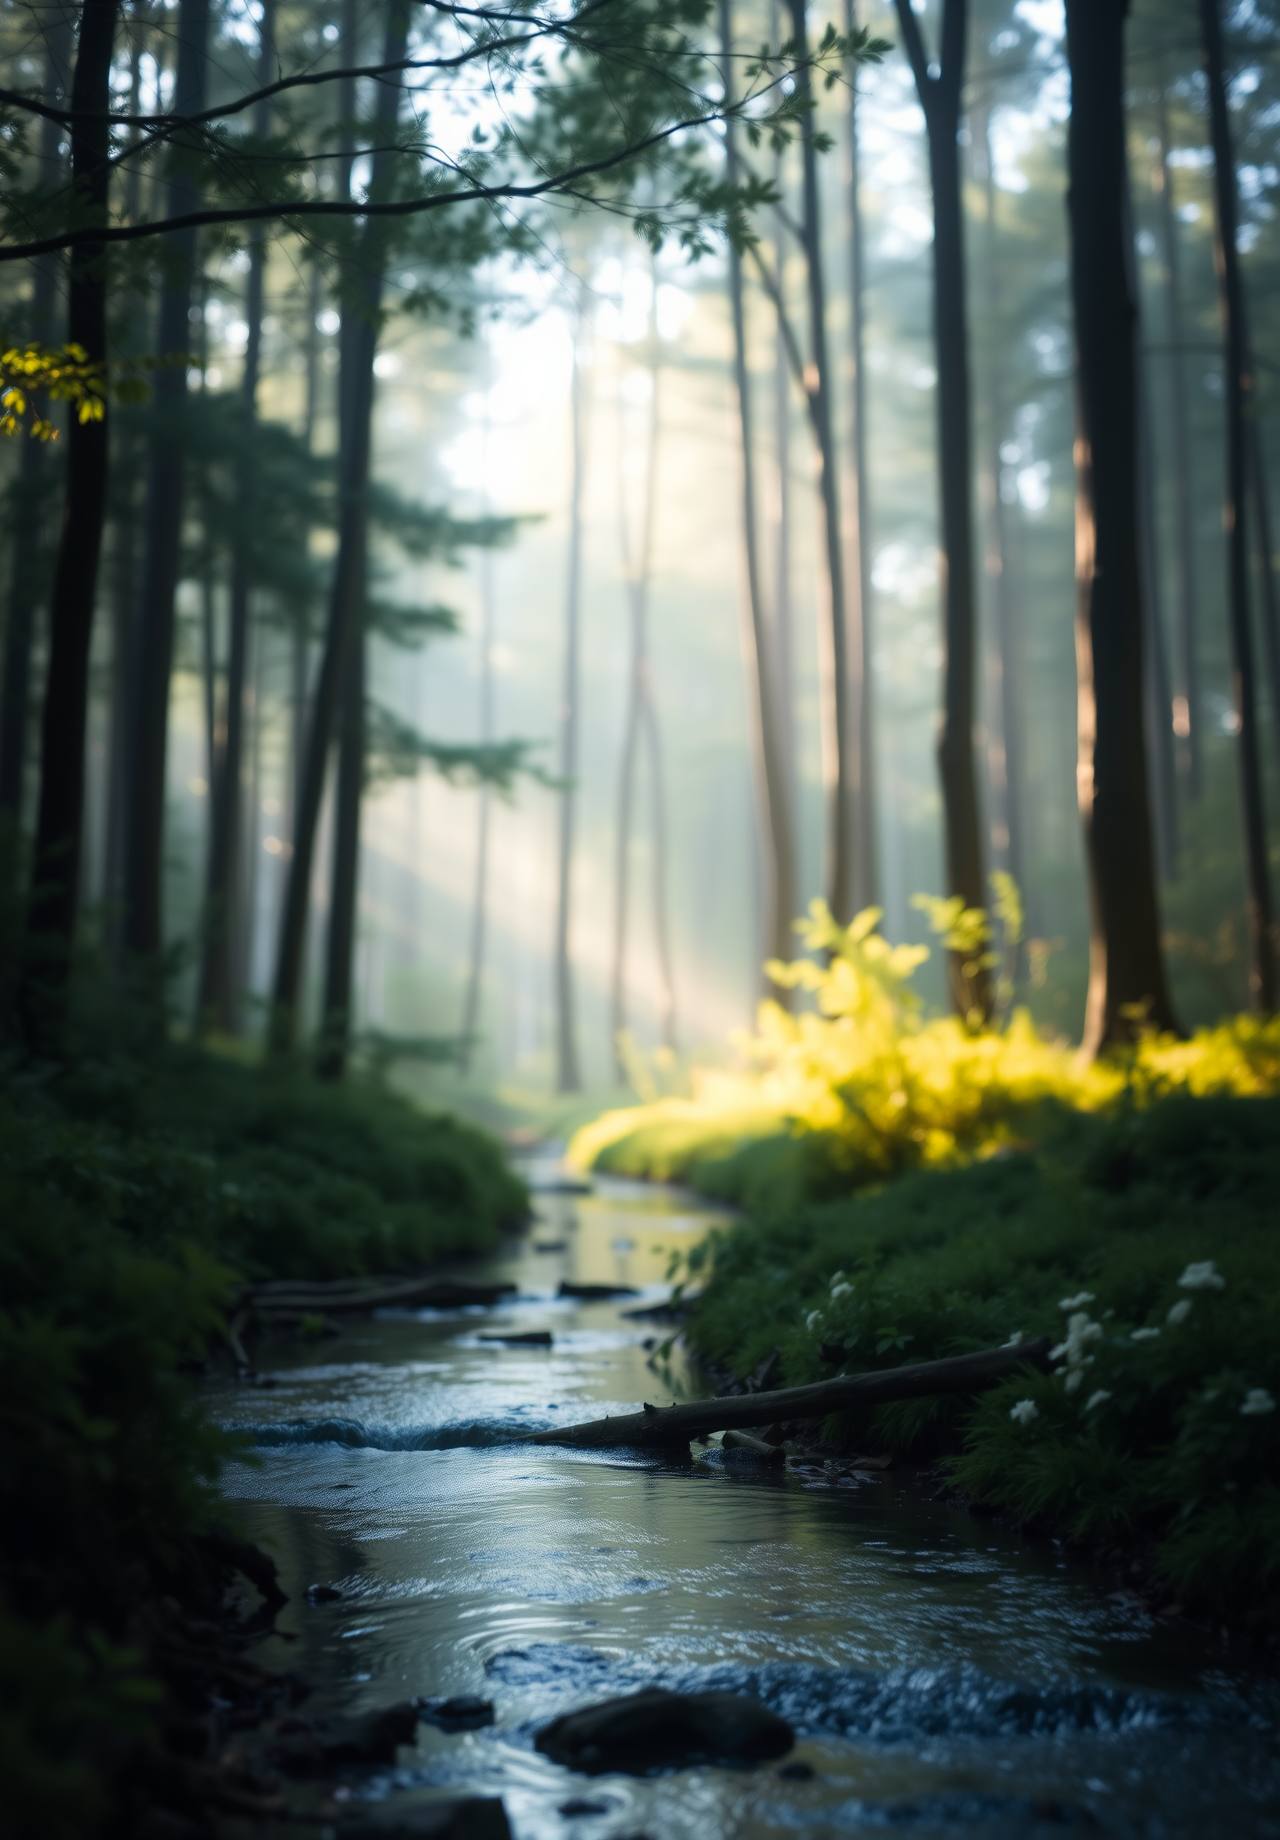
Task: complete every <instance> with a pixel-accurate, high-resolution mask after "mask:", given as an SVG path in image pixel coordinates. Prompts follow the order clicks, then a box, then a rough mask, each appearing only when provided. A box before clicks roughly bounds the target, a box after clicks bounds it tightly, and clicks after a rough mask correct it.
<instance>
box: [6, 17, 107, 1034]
mask: <svg viewBox="0 0 1280 1840" xmlns="http://www.w3.org/2000/svg"><path fill="white" fill-rule="evenodd" d="M118 6H119V0H84V5H83V8H82V11H81V15H80V37H79V44H78V46H77V50H76V64H75V75H74V77H73V79H72V84H71V98H70V101H71V109H70V111H69V112H70V114H71V116H72V121H71V124H70V130H71V132H70V139H71V196H72V203H73V206H74V208H75V210H76V212H77V214H78V215H79V216H80V218H81V222H82V224H83V225H84V226H86V227H87V228H89V229H93V228H95V227H101V226H104V225H105V224H106V222H107V200H108V195H109V190H110V182H111V161H110V129H109V125H108V120H107V116H108V111H109V109H110V106H111V53H112V41H113V39H114V36H115V25H116V14H117V11H118ZM67 336H68V339H69V341H70V343H72V344H74V345H78V346H79V347H80V348H81V349H82V350H83V351H84V353H85V355H86V358H87V359H88V361H89V362H90V363H91V364H105V362H106V357H107V286H106V276H105V271H104V264H103V251H102V247H101V245H100V244H97V243H95V242H94V240H93V238H92V236H91V235H89V236H82V237H81V238H80V240H79V241H78V243H77V244H76V246H75V247H74V248H73V250H72V252H71V255H70V258H69V260H68V263H67ZM107 423H108V415H107V408H106V404H105V402H104V403H103V404H102V410H101V413H100V414H99V415H96V416H90V417H88V418H86V419H83V420H82V419H81V418H80V416H79V415H75V416H72V417H71V418H70V427H69V429H68V431H67V458H66V475H65V486H64V497H63V506H62V529H61V532H60V535H59V538H58V554H57V560H56V562H55V565H54V575H53V586H52V588H51V590H50V595H49V663H48V671H47V675H46V680H45V695H44V711H43V715H42V719H41V728H40V805H39V812H38V815H37V818H36V839H35V851H34V856H33V864H32V878H31V897H30V903H29V906H28V911H27V968H26V977H25V979H24V984H23V988H22V993H21V1002H22V1010H23V1030H24V1034H25V1037H26V1040H27V1043H28V1045H29V1047H31V1048H32V1049H35V1050H37V1051H41V1052H46V1053H48V1052H55V1053H56V1052H58V1051H59V1050H60V1047H61V1042H62V1025H63V1015H64V1005H65V999H66V988H67V977H68V973H69V971H70V960H71V947H72V942H73V938H74V934H75V924H76V907H77V898H78V894H79V885H80V844H81V832H82V829H83V824H84V756H85V713H86V709H87V706H88V692H89V641H90V637H91V635H92V631H93V603H94V594H95V591H96V589H97V582H98V557H99V554H100V551H101V548H102V527H103V520H104V517H105V514H106V504H107Z"/></svg>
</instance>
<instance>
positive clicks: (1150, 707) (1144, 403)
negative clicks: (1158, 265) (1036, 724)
mask: <svg viewBox="0 0 1280 1840" xmlns="http://www.w3.org/2000/svg"><path fill="white" fill-rule="evenodd" d="M1134 298H1135V299H1136V298H1137V290H1136V276H1135V292H1134ZM1136 368H1137V377H1136V381H1137V387H1138V507H1139V517H1140V521H1141V543H1142V585H1143V594H1142V650H1143V661H1144V664H1145V667H1146V668H1145V670H1144V672H1143V679H1142V688H1143V714H1144V717H1145V723H1144V726H1145V730H1146V740H1147V762H1148V771H1149V773H1150V776H1151V792H1152V799H1151V804H1152V817H1153V819H1154V821H1155V848H1156V867H1157V870H1158V872H1159V874H1160V877H1161V878H1162V879H1163V880H1165V881H1171V880H1172V879H1173V877H1174V876H1175V875H1176V874H1177V872H1178V796H1177V763H1176V761H1175V758H1174V751H1173V743H1174V732H1173V691H1172V688H1171V686H1170V683H1169V660H1168V655H1167V653H1166V650H1165V642H1164V613H1163V608H1162V605H1161V595H1160V535H1159V531H1158V530H1157V528H1156V469H1155V452H1154V448H1153V445H1152V433H1151V404H1150V393H1149V391H1148V389H1147V379H1146V365H1145V363H1144V361H1143V358H1142V355H1141V350H1140V349H1139V354H1138V359H1137V367H1136Z"/></svg>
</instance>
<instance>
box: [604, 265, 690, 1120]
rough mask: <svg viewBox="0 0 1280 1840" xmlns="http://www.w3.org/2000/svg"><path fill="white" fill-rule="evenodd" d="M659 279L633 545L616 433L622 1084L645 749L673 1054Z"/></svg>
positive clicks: (615, 1036)
mask: <svg viewBox="0 0 1280 1840" xmlns="http://www.w3.org/2000/svg"><path fill="white" fill-rule="evenodd" d="M657 297H658V278H657V273H656V271H655V270H654V268H653V266H652V264H651V266H650V272H649V339H648V345H649V398H648V404H649V413H648V417H647V427H646V429H645V438H644V443H643V449H642V451H643V454H644V472H643V476H642V480H641V488H640V512H639V518H638V523H639V531H638V534H637V536H636V539H635V542H634V543H633V542H632V535H631V530H630V522H629V517H628V510H627V496H628V494H627V489H626V477H625V471H624V469H623V466H622V460H623V457H624V455H625V453H626V450H627V446H628V443H627V441H626V439H625V431H624V429H623V428H622V427H620V428H619V431H618V437H619V438H618V458H619V488H620V491H619V500H620V502H619V507H618V510H619V526H620V532H621V537H622V572H623V580H624V582H625V585H626V595H627V613H628V616H629V625H630V630H631V647H630V656H629V660H628V670H627V716H626V723H625V726H624V728H623V735H622V762H621V768H620V771H619V774H618V819H617V832H616V836H615V839H614V853H615V855H614V861H615V869H614V918H613V974H612V978H611V980H610V982H611V991H610V996H611V1002H610V1039H611V1042H612V1046H613V1053H614V1070H615V1072H616V1074H617V1078H618V1082H619V1084H623V1083H625V1082H626V1080H627V1078H628V1067H627V1055H626V1039H627V1032H628V1024H627V944H628V925H629V921H630V907H631V873H630V870H631V839H632V818H633V815H634V811H635V789H636V774H637V768H638V767H639V764H640V750H641V748H642V747H644V748H645V749H646V750H647V752H648V756H649V798H650V808H651V822H650V831H649V835H650V842H651V846H652V871H651V882H652V893H653V931H654V943H655V946H656V948H657V957H658V976H659V982H660V995H659V999H658V1026H659V1032H660V1034H661V1037H662V1044H663V1046H664V1047H665V1048H667V1049H670V1050H674V1048H675V1040H676V1036H675V1028H676V1022H675V1008H676V1006H675V979H674V976H673V972H672V964H671V944H670V935H669V930H668V923H667V812H666V783H665V779H666V776H665V773H664V770H663V758H662V738H661V732H660V730H659V727H658V711H657V704H656V701H655V698H654V689H653V661H652V659H651V658H650V655H649V585H650V581H651V578H652V574H653V530H654V519H655V516H656V512H657V498H658V449H659V438H660V435H661V429H662V422H661V415H660V407H659V386H660V382H661V375H662V373H661V368H660V366H659V362H658V313H657Z"/></svg>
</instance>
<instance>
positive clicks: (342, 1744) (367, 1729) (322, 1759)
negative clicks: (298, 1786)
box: [269, 1700, 418, 1776]
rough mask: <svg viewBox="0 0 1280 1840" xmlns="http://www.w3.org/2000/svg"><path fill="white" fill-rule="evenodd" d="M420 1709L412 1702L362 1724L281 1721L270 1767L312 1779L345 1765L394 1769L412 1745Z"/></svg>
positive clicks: (358, 1720) (372, 1714)
mask: <svg viewBox="0 0 1280 1840" xmlns="http://www.w3.org/2000/svg"><path fill="white" fill-rule="evenodd" d="M417 1729H418V1708H417V1707H416V1706H415V1705H414V1704H413V1702H412V1700H402V1701H401V1702H400V1704H399V1705H396V1706H384V1707H383V1709H382V1711H381V1712H370V1713H367V1714H366V1715H365V1716H364V1717H363V1718H353V1719H344V1718H334V1719H304V1718H299V1717H296V1716H295V1717H291V1718H286V1719H281V1720H280V1722H279V1723H278V1724H277V1726H276V1729H275V1737H274V1739H273V1742H272V1744H271V1748H270V1752H269V1755H270V1759H271V1762H272V1763H273V1764H274V1765H275V1766H276V1768H277V1769H280V1770H285V1771H287V1772H288V1773H289V1775H291V1776H312V1775H316V1774H318V1773H319V1772H320V1771H322V1770H328V1769H332V1768H334V1767H335V1766H336V1765H339V1764H347V1763H394V1762H395V1760H396V1750H397V1748H398V1747H399V1746H400V1745H401V1744H412V1743H413V1740H414V1736H415V1734H416V1732H417Z"/></svg>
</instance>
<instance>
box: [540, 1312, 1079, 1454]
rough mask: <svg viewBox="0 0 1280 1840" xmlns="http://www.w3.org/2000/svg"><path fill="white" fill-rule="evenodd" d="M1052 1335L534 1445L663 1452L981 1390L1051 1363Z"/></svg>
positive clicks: (581, 1428)
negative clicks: (718, 1435) (784, 1423)
mask: <svg viewBox="0 0 1280 1840" xmlns="http://www.w3.org/2000/svg"><path fill="white" fill-rule="evenodd" d="M1049 1346H1050V1343H1049V1337H1048V1336H1047V1335H1045V1336H1041V1337H1040V1339H1039V1341H1035V1342H1019V1343H1017V1344H1016V1345H1015V1346H1013V1347H1011V1348H984V1349H982V1350H981V1351H980V1352H979V1353H977V1354H960V1355H952V1356H950V1357H948V1359H946V1360H944V1361H918V1362H916V1363H915V1364H914V1365H913V1366H911V1367H888V1368H885V1369H883V1370H882V1371H881V1372H879V1373H874V1374H851V1375H848V1376H846V1377H844V1378H842V1379H839V1380H818V1381H815V1382H814V1384H813V1385H811V1386H789V1387H784V1388H782V1389H781V1390H780V1391H779V1392H776V1393H747V1394H744V1395H743V1396H742V1397H740V1398H737V1399H695V1400H690V1401H689V1402H688V1403H687V1404H684V1405H671V1406H651V1405H646V1406H645V1408H644V1410H643V1412H629V1413H625V1414H623V1415H622V1416H621V1417H619V1418H597V1419H593V1420H592V1421H591V1422H590V1423H589V1424H586V1425H565V1426H563V1427H562V1428H560V1429H558V1430H555V1431H537V1432H535V1433H534V1435H533V1436H532V1437H530V1438H528V1439H526V1440H525V1442H527V1443H530V1444H572V1445H575V1446H577V1448H578V1449H580V1450H608V1449H610V1448H611V1447H615V1446H621V1445H627V1446H629V1447H630V1448H632V1449H640V1450H664V1449H670V1448H672V1447H673V1446H679V1445H682V1444H687V1443H688V1442H689V1439H690V1438H695V1437H710V1435H711V1433H712V1432H713V1431H728V1430H733V1431H747V1430H750V1429H751V1427H752V1426H754V1425H767V1424H770V1423H773V1422H776V1421H780V1420H786V1419H795V1418H825V1417H827V1415H828V1414H829V1413H831V1412H848V1411H851V1410H852V1409H853V1408H854V1407H855V1406H879V1405H885V1404H887V1403H888V1402H889V1401H890V1400H896V1399H926V1398H928V1397H929V1396H930V1395H931V1394H935V1393H976V1392H979V1391H981V1389H982V1388H983V1387H987V1386H993V1385H994V1384H995V1383H996V1381H997V1380H1004V1379H1006V1378H1007V1377H1008V1376H1009V1375H1010V1374H1013V1373H1016V1372H1017V1371H1018V1369H1019V1368H1020V1367H1038V1368H1040V1369H1041V1370H1042V1371H1044V1370H1046V1369H1047V1368H1048V1366H1049Z"/></svg>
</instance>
